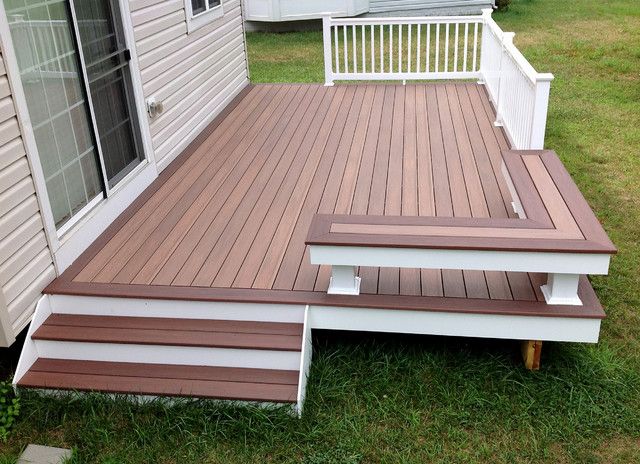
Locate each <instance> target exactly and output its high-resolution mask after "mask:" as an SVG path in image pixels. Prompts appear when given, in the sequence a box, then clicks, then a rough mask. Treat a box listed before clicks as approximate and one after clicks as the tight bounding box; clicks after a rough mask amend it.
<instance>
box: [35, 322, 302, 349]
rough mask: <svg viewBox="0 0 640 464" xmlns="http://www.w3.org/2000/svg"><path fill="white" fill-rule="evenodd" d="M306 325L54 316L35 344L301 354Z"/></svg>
mask: <svg viewBox="0 0 640 464" xmlns="http://www.w3.org/2000/svg"><path fill="white" fill-rule="evenodd" d="M302 332H303V325H302V324H295V323H282V322H255V321H228V320H199V319H178V318H157V317H124V316H89V315H74V314H51V315H50V316H49V317H48V318H47V319H46V320H45V322H44V323H43V324H42V325H41V326H40V327H39V328H38V329H37V330H36V331H35V332H34V334H33V335H32V338H33V339H34V340H49V341H60V342H86V343H112V344H134V345H164V346H186V347H206V348H234V349H253V350H272V351H300V349H301V344H302Z"/></svg>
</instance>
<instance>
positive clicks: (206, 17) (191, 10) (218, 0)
mask: <svg viewBox="0 0 640 464" xmlns="http://www.w3.org/2000/svg"><path fill="white" fill-rule="evenodd" d="M185 11H186V15H187V30H188V31H189V32H192V31H194V30H196V29H198V28H199V27H202V26H204V25H205V24H208V23H210V22H211V21H213V20H214V19H216V18H219V17H221V16H222V0H185Z"/></svg>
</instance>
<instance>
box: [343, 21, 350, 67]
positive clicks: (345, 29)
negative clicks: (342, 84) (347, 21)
mask: <svg viewBox="0 0 640 464" xmlns="http://www.w3.org/2000/svg"><path fill="white" fill-rule="evenodd" d="M342 37H343V40H344V44H343V45H344V46H343V48H344V72H345V73H348V72H349V52H348V51H347V26H342Z"/></svg>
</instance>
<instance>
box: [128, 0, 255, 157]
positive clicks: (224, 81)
mask: <svg viewBox="0 0 640 464" xmlns="http://www.w3.org/2000/svg"><path fill="white" fill-rule="evenodd" d="M222 3H223V11H224V15H223V16H222V17H220V18H218V19H216V20H214V21H212V22H211V23H209V24H206V25H204V26H202V27H201V28H199V29H196V30H194V31H191V32H189V33H188V32H187V22H186V16H185V10H184V1H183V0H131V1H130V3H129V6H130V9H131V19H132V23H133V29H134V36H135V42H136V51H137V54H138V61H139V67H140V76H141V79H142V88H143V92H144V95H145V98H147V99H148V98H150V97H154V98H155V100H156V101H157V102H162V104H163V107H164V111H163V113H162V114H160V115H158V116H156V117H154V118H151V119H150V129H151V137H152V142H153V148H154V152H155V157H156V162H157V164H158V168H159V169H160V170H162V169H163V168H165V167H166V166H167V164H169V162H170V161H172V160H173V159H174V158H175V157H176V156H177V155H178V154H179V153H180V152H181V151H182V150H183V149H184V148H185V147H186V145H187V144H188V143H189V142H190V141H191V140H192V139H193V138H195V136H196V135H197V134H198V133H199V132H200V131H202V129H204V128H205V127H206V126H207V124H209V122H211V121H212V120H213V118H214V117H215V116H216V115H217V114H218V113H219V112H220V111H222V109H223V108H224V107H225V106H226V105H227V103H229V102H230V101H231V100H232V99H233V97H235V96H236V95H237V94H238V93H239V92H240V90H242V88H243V87H244V86H246V85H247V84H248V83H249V79H248V72H247V60H246V54H245V48H244V47H245V44H244V31H243V24H242V13H241V9H240V0H223V2H222Z"/></svg>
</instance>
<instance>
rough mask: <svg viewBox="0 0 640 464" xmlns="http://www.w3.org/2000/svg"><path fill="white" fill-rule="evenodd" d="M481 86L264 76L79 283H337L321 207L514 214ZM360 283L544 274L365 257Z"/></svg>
mask: <svg viewBox="0 0 640 464" xmlns="http://www.w3.org/2000/svg"><path fill="white" fill-rule="evenodd" d="M494 119H495V114H494V112H493V108H492V106H491V103H490V102H489V100H488V98H487V96H486V93H485V91H484V89H483V87H482V86H480V85H477V84H475V83H455V84H416V85H407V86H402V85H379V84H376V85H337V86H335V87H324V86H322V85H295V84H286V85H255V86H252V87H251V88H250V89H249V90H248V91H246V92H245V93H244V95H243V97H242V98H241V99H238V101H237V102H236V103H235V104H234V106H233V107H232V108H231V109H230V110H228V111H227V112H226V114H225V115H224V117H221V118H219V119H218V121H217V122H216V123H215V127H212V128H210V129H209V130H208V131H207V133H206V135H203V136H201V137H199V138H198V139H197V143H196V144H195V145H194V146H192V147H191V149H189V150H188V153H185V154H184V156H182V157H181V158H180V159H178V160H176V161H175V162H174V163H173V164H172V165H171V166H170V168H168V169H167V171H166V172H165V173H163V174H162V175H161V178H160V179H159V181H157V182H156V185H155V186H152V187H153V188H152V189H151V191H150V193H149V194H147V195H144V196H143V198H141V199H140V200H139V201H138V202H137V203H136V204H134V205H133V206H132V207H131V208H130V210H129V211H128V212H126V213H125V215H124V216H123V217H122V218H121V219H120V221H119V222H118V223H117V224H116V225H114V226H113V227H112V228H111V230H110V231H108V233H107V234H106V235H105V236H103V237H102V238H101V239H99V240H98V241H96V243H95V244H94V245H93V246H92V247H91V248H90V249H89V250H88V252H87V253H85V255H84V256H83V257H82V258H81V259H80V260H79V262H78V263H76V264H75V265H74V267H72V269H73V270H72V271H71V270H70V272H72V274H71V278H70V279H69V282H70V283H71V284H73V283H74V282H75V283H94V284H104V285H109V284H128V285H133V286H147V287H148V286H153V287H156V286H174V287H203V288H225V289H228V288H238V289H266V290H287V291H307V292H309V291H314V292H326V289H327V286H328V280H329V274H330V270H329V268H326V267H318V266H314V265H311V264H310V262H309V255H308V250H307V249H306V247H305V244H304V242H305V237H306V235H307V231H308V229H309V225H310V223H311V220H312V218H313V216H314V215H315V214H316V213H337V214H358V215H363V214H366V215H393V216H397V215H403V216H448V217H452V216H455V217H495V218H506V217H515V215H514V213H513V210H512V206H511V201H512V199H511V196H510V194H509V191H508V188H507V185H506V182H505V180H504V178H503V175H502V171H501V167H502V157H501V151H502V150H506V149H508V148H510V147H509V143H508V141H507V139H506V138H505V136H504V134H503V132H502V130H501V129H500V128H497V127H495V126H494V125H493V121H494ZM359 274H360V276H361V277H362V287H361V291H362V293H366V294H374V295H406V296H410V295H412V296H445V297H462V298H478V299H492V300H521V301H544V299H543V297H542V295H541V293H540V291H539V285H540V283H541V282H542V280H543V276H540V275H535V274H524V273H504V272H481V271H456V270H447V271H440V270H418V269H389V268H384V269H376V268H361V269H360V270H359Z"/></svg>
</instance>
